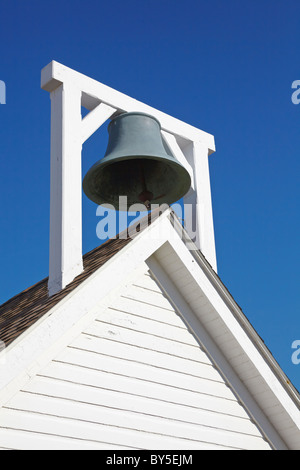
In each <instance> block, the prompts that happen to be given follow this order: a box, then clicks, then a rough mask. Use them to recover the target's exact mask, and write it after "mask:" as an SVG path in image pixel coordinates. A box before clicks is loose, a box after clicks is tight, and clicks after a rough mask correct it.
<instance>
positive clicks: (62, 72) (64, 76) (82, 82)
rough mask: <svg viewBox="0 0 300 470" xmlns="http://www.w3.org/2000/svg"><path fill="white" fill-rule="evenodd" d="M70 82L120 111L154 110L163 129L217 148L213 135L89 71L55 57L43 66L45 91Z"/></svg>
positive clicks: (152, 113)
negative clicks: (115, 86) (98, 77)
mask: <svg viewBox="0 0 300 470" xmlns="http://www.w3.org/2000/svg"><path fill="white" fill-rule="evenodd" d="M67 82H69V83H70V84H72V85H73V86H76V87H78V88H80V90H81V91H82V92H84V93H85V94H87V95H90V96H91V97H93V98H95V99H96V100H97V99H98V100H100V101H101V102H104V103H106V104H108V105H109V106H112V107H113V108H116V109H118V110H119V111H125V112H131V111H138V112H143V113H148V114H151V116H154V117H155V118H157V119H158V120H159V122H160V124H161V127H162V129H163V130H165V131H167V132H170V133H172V134H175V135H178V136H181V137H183V138H185V139H188V140H190V141H199V142H201V143H202V144H204V145H205V146H206V147H207V148H208V149H209V153H212V152H214V151H215V142H214V136H213V135H211V134H208V133H206V132H204V131H202V130H200V129H197V128H196V127H193V126H191V125H190V124H187V123H185V122H183V121H180V120H179V119H176V118H174V117H172V116H169V115H168V114H165V113H163V112H161V111H158V110H157V109H155V108H152V107H151V106H148V105H146V104H144V103H142V102H140V101H137V100H136V99H134V98H131V97H130V96H127V95H125V94H123V93H121V92H119V91H117V90H114V89H113V88H110V87H108V86H106V85H104V84H102V83H100V82H98V81H96V80H94V79H92V78H89V77H87V76H86V75H83V74H81V73H79V72H76V71H75V70H72V69H70V68H69V67H66V66H65V65H62V64H60V63H58V62H56V61H52V62H50V63H49V64H48V65H47V66H46V67H44V69H43V70H42V76H41V87H42V88H43V89H44V90H46V91H49V92H52V91H53V90H55V89H56V88H57V87H58V86H60V85H61V84H62V83H67Z"/></svg>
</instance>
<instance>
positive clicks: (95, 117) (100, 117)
mask: <svg viewBox="0 0 300 470" xmlns="http://www.w3.org/2000/svg"><path fill="white" fill-rule="evenodd" d="M115 112H116V108H112V107H111V106H108V105H107V104H105V103H100V104H99V105H98V106H97V107H96V108H95V109H93V110H92V111H90V112H89V114H87V115H86V116H85V118H83V120H82V123H81V141H82V143H84V142H85V141H86V140H87V139H88V138H89V137H91V135H92V134H94V132H96V130H97V129H99V127H101V126H102V124H104V123H105V121H107V119H109V118H110V117H111V116H112V115H113V114H114V113H115Z"/></svg>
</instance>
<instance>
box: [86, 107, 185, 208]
mask: <svg viewBox="0 0 300 470" xmlns="http://www.w3.org/2000/svg"><path fill="white" fill-rule="evenodd" d="M108 134H109V140H108V146H107V150H106V153H105V155H104V157H103V158H102V159H101V160H99V161H98V162H97V163H95V164H94V165H93V166H92V167H91V168H90V170H89V171H88V172H87V174H86V176H85V177H84V180H83V190H84V192H85V194H86V196H87V197H88V198H89V199H91V200H92V201H93V202H95V203H96V204H98V205H105V204H111V205H113V206H114V207H115V209H116V210H128V208H129V207H130V206H131V205H133V204H136V203H142V204H143V205H144V207H145V211H146V210H149V209H150V206H151V203H152V202H155V204H168V205H171V204H173V203H174V202H176V201H178V200H179V199H180V198H181V197H183V196H184V195H185V194H186V193H187V192H188V190H189V188H190V186H191V178H190V175H189V173H188V171H187V170H186V169H185V168H184V166H183V165H182V164H181V163H180V162H179V161H178V160H176V159H175V157H174V156H173V155H172V153H171V151H170V150H169V148H168V147H167V146H166V145H165V143H164V141H163V139H162V135H161V126H160V123H159V121H158V120H157V119H156V118H154V117H153V116H150V115H148V114H145V113H140V112H129V113H122V114H119V115H118V116H116V117H115V118H114V119H112V120H111V122H110V123H109V125H108ZM120 196H126V197H127V207H123V206H122V207H120V206H119V197H120Z"/></svg>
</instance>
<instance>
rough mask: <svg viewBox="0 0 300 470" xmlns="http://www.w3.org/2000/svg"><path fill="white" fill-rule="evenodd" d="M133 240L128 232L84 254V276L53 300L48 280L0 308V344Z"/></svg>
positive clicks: (154, 214) (142, 223)
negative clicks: (49, 293)
mask: <svg viewBox="0 0 300 470" xmlns="http://www.w3.org/2000/svg"><path fill="white" fill-rule="evenodd" d="M160 214H161V210H160V211H158V210H156V211H153V212H152V213H151V216H150V215H148V216H146V217H144V218H143V219H141V220H140V222H139V224H138V226H137V229H136V232H139V231H141V230H142V229H143V228H145V227H147V226H148V224H150V223H151V222H153V220H154V219H156V218H157V217H158V216H159V215H160ZM125 237H126V238H125ZM133 238H134V235H132V234H131V236H130V237H128V233H127V230H126V231H124V232H121V233H120V234H119V235H117V237H116V238H115V239H110V240H107V241H106V242H104V243H103V244H102V245H100V246H99V247H97V248H94V249H93V250H92V251H90V252H89V253H87V254H85V255H84V256H83V268H84V270H83V272H82V273H81V274H79V275H78V276H77V277H76V278H75V279H74V280H73V281H72V282H71V283H70V284H69V285H68V286H66V287H65V288H64V289H62V290H61V291H60V292H58V293H57V294H54V295H52V296H51V297H49V296H48V278H45V279H43V280H41V281H40V282H38V283H37V284H35V285H33V286H31V287H29V288H28V289H25V290H24V291H22V292H20V293H19V294H17V295H15V296H14V297H12V298H11V299H10V300H8V301H7V302H5V303H4V304H2V305H0V340H1V341H3V342H4V343H5V346H6V347H7V346H8V345H9V344H10V343H12V341H14V340H15V339H16V338H17V337H18V336H20V334H22V333H23V332H24V331H25V330H27V329H28V328H29V327H30V326H31V325H33V324H34V323H35V322H36V321H37V320H39V319H40V318H41V317H42V316H43V315H44V314H45V313H47V312H48V311H49V310H50V309H51V308H52V307H54V306H55V305H56V304H57V303H58V302H59V301H60V300H62V299H63V298H64V297H65V296H66V295H68V294H69V293H70V292H72V290H73V289H75V288H76V287H77V286H79V284H80V283H81V282H83V281H84V280H85V279H87V278H88V277H89V276H90V275H91V274H92V273H93V272H95V271H96V270H97V269H99V268H100V267H101V266H103V265H104V263H106V262H107V261H108V260H109V259H111V258H112V257H113V256H114V255H115V254H116V253H118V252H119V251H120V250H121V249H122V248H123V247H124V246H125V245H127V244H128V243H129V242H130V241H131V240H132V239H133Z"/></svg>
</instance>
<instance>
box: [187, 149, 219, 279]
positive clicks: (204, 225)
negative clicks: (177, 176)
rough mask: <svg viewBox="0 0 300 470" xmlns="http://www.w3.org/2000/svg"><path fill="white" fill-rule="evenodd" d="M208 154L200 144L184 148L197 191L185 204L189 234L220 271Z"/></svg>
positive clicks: (212, 264) (207, 150)
mask: <svg viewBox="0 0 300 470" xmlns="http://www.w3.org/2000/svg"><path fill="white" fill-rule="evenodd" d="M208 155H209V149H208V148H207V146H205V145H204V144H202V143H201V142H199V141H195V142H192V143H191V144H189V145H188V147H187V148H186V149H185V156H186V158H187V161H188V162H189V164H190V165H191V167H192V168H193V176H194V182H193V183H194V185H193V186H194V189H192V188H191V189H190V191H189V192H188V193H187V194H186V196H185V197H184V198H183V202H184V205H188V204H189V205H190V206H189V207H190V209H191V210H190V211H187V214H186V215H185V223H186V227H187V231H189V230H190V231H191V232H195V233H196V239H195V244H196V246H197V248H198V249H199V250H200V251H201V252H202V253H203V254H204V256H205V258H206V259H207V261H208V262H209V263H210V265H211V266H212V268H213V269H214V270H215V271H216V272H217V259H216V248H215V236H214V225H213V212H212V201H211V189H210V176H209V162H208Z"/></svg>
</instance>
